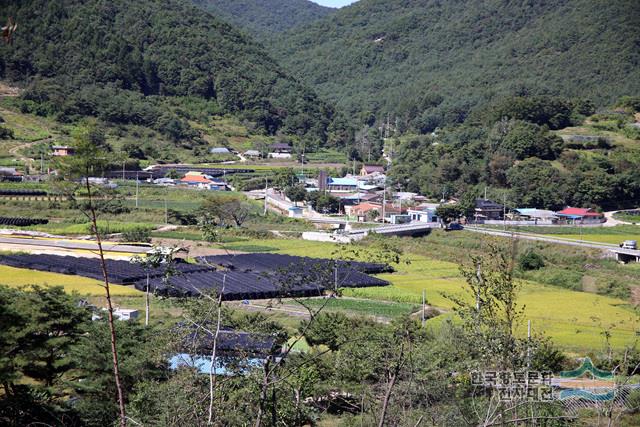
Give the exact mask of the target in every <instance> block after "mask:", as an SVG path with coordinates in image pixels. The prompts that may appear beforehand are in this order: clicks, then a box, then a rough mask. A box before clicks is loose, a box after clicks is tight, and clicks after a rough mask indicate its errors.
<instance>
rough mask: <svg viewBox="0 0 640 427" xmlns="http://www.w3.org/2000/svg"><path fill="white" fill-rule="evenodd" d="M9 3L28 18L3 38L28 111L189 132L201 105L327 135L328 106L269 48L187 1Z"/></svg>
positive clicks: (206, 111) (7, 10)
mask: <svg viewBox="0 0 640 427" xmlns="http://www.w3.org/2000/svg"><path fill="white" fill-rule="evenodd" d="M0 11H1V12H0V20H2V22H4V21H5V20H6V19H7V17H9V16H12V17H14V18H15V21H16V22H17V23H18V25H19V30H18V31H17V32H16V34H15V41H14V43H13V45H6V44H4V43H3V44H2V45H1V46H0V79H5V80H7V81H10V82H17V83H19V84H21V85H22V86H24V87H25V88H26V90H25V92H24V95H23V101H24V102H23V105H22V108H23V110H24V111H26V112H34V113H36V114H40V115H50V116H55V117H56V118H57V119H58V120H59V121H62V122H69V121H74V120H77V119H79V118H82V117H85V116H95V117H98V118H99V119H102V120H104V121H105V122H109V123H115V124H135V125H143V126H147V127H151V128H154V129H156V130H159V131H161V132H163V133H164V134H167V135H171V136H172V138H173V139H175V140H187V141H190V140H194V139H197V138H196V137H197V132H195V131H194V130H193V129H191V128H190V126H189V123H188V122H189V121H190V120H192V119H193V115H194V114H200V115H205V116H207V115H211V114H234V115H238V116H239V117H240V118H241V119H243V120H246V121H247V122H250V123H252V124H253V126H254V127H255V128H257V129H261V130H262V131H263V132H264V133H266V134H275V133H276V132H278V133H284V134H290V135H295V136H296V137H299V138H306V139H308V140H309V141H313V142H314V143H316V144H322V143H324V142H325V141H326V139H327V128H328V127H329V125H330V124H331V122H332V120H333V115H334V113H333V110H332V108H331V107H330V106H329V105H327V104H326V103H324V102H322V101H321V100H320V99H318V97H317V96H316V95H315V93H314V92H313V91H312V90H310V89H308V88H307V87H305V86H304V85H303V84H301V83H300V82H299V81H297V80H296V79H294V78H292V77H291V76H290V75H288V74H287V73H286V72H285V71H283V69H282V68H280V67H279V66H278V64H277V63H276V62H275V61H274V60H273V59H271V57H270V56H269V55H268V54H267V53H266V52H265V51H264V48H263V47H261V46H260V45H258V44H257V43H255V42H254V41H252V40H251V39H250V38H249V37H247V36H245V35H243V34H242V33H241V32H240V31H238V30H236V29H235V28H233V27H232V26H230V25H229V24H227V23H225V22H223V21H220V20H219V19H217V18H215V17H214V16H212V15H210V14H207V13H203V12H202V11H201V10H200V9H198V8H196V7H194V6H193V5H190V4H188V3H186V2H182V1H180V0H168V1H160V0H140V1H136V2H127V1H124V0H115V1H109V2H106V1H103V0H88V1H80V0H64V1H59V2H47V1H44V0H28V1H7V0H3V1H0ZM334 134H335V132H334Z"/></svg>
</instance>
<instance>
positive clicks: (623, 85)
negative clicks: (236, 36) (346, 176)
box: [271, 0, 640, 131]
mask: <svg viewBox="0 0 640 427" xmlns="http://www.w3.org/2000/svg"><path fill="white" fill-rule="evenodd" d="M638 28H640V12H639V10H638V8H637V3H636V2H634V1H631V0H613V1H587V0H560V1H522V2H513V1H507V0H490V1H481V0H454V1H446V2H443V1H440V0H361V1H359V2H357V3H355V4H353V5H352V6H350V7H347V8H343V9H340V10H338V11H337V12H335V13H334V14H332V15H331V16H329V17H327V18H325V19H323V20H321V21H318V22H315V23H313V24H311V25H308V26H305V27H299V28H296V29H294V30H292V31H291V32H288V33H285V34H282V35H280V36H279V37H277V38H276V39H275V40H274V41H273V43H272V45H271V51H272V54H273V55H274V56H275V57H276V59H279V61H280V63H282V64H283V65H284V66H285V67H286V68H287V69H288V70H289V71H290V72H292V73H294V74H295V75H297V76H299V77H301V78H302V79H303V80H304V81H306V82H307V83H309V84H310V85H312V87H314V88H315V89H316V90H317V91H318V93H319V94H320V96H323V97H325V98H326V99H328V100H330V101H333V102H335V104H336V106H337V107H338V108H340V109H342V110H344V111H345V112H347V113H349V114H351V115H352V116H356V115H358V114H361V113H366V112H368V111H373V112H375V113H382V114H385V113H391V114H392V115H398V116H399V117H401V119H402V123H406V124H412V125H413V126H414V127H415V128H417V129H422V130H423V131H430V130H431V129H433V128H434V127H436V126H441V125H443V124H446V123H451V122H459V121H461V120H463V119H464V118H465V117H466V116H467V114H468V113H469V112H470V111H471V110H473V109H474V108H475V107H478V106H484V105H486V104H488V103H491V102H493V101H494V100H496V99H498V98H501V97H504V96H513V95H523V94H535V95H553V96H563V97H581V98H590V99H592V100H593V101H594V102H596V103H597V104H598V105H605V104H607V103H610V102H612V101H613V100H614V99H616V98H618V97H619V96H622V95H629V94H637V93H639V92H640V31H639V30H638Z"/></svg>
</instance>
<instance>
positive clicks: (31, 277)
mask: <svg viewBox="0 0 640 427" xmlns="http://www.w3.org/2000/svg"><path fill="white" fill-rule="evenodd" d="M0 284H1V285H6V286H9V287H20V286H29V285H40V286H62V287H64V289H65V291H66V292H69V293H73V292H77V293H78V294H80V295H83V296H98V297H101V296H103V295H104V288H103V287H102V286H101V285H100V282H99V281H97V280H93V279H89V278H86V277H80V276H71V275H68V274H58V273H49V272H46V271H34V270H27V269H22V268H13V267H7V266H5V265H0ZM110 288H111V294H112V295H114V296H140V295H142V293H141V292H140V291H137V290H135V289H133V288H129V287H127V286H119V285H111V286H110Z"/></svg>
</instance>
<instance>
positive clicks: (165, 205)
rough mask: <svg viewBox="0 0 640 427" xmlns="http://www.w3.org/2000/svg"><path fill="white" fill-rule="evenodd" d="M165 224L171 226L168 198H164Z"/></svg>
mask: <svg viewBox="0 0 640 427" xmlns="http://www.w3.org/2000/svg"><path fill="white" fill-rule="evenodd" d="M164 223H165V224H169V209H168V206H167V196H164Z"/></svg>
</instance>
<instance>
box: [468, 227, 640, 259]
mask: <svg viewBox="0 0 640 427" xmlns="http://www.w3.org/2000/svg"><path fill="white" fill-rule="evenodd" d="M465 230H467V231H472V232H474V233H483V234H488V235H491V236H500V237H514V236H516V237H518V238H519V239H525V240H535V241H538V242H546V243H555V244H559V245H568V246H579V247H583V248H590V249H601V250H611V249H620V247H619V246H618V245H613V244H610V243H597V242H587V241H584V240H574V239H563V238H558V237H547V236H542V235H539V234H533V233H523V232H518V231H513V232H512V231H500V230H492V229H488V228H482V227H472V226H466V227H465ZM628 252H630V253H631V252H633V254H634V255H638V256H640V251H628Z"/></svg>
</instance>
